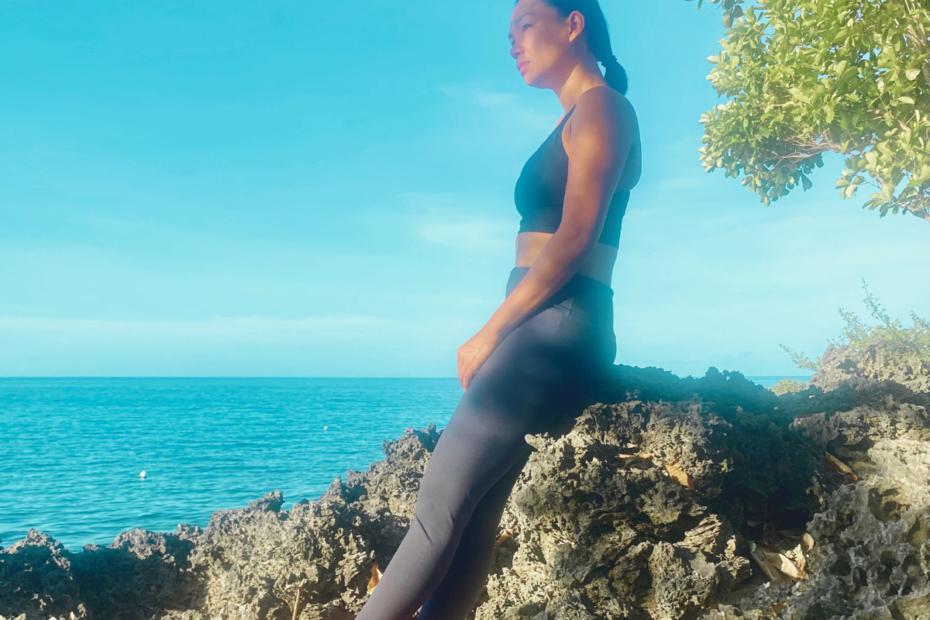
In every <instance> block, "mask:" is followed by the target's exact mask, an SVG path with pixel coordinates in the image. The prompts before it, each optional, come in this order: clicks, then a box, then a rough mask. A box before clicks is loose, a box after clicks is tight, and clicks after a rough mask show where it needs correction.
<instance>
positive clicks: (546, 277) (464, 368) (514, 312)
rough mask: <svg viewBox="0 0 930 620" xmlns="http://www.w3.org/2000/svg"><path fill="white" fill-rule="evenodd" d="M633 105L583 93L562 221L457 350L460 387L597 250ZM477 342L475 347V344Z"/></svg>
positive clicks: (600, 92)
mask: <svg viewBox="0 0 930 620" xmlns="http://www.w3.org/2000/svg"><path fill="white" fill-rule="evenodd" d="M634 121H635V116H634V114H633V110H632V107H631V106H630V103H629V101H627V99H626V98H625V97H623V96H622V95H620V94H619V93H618V92H616V91H614V90H612V89H610V88H591V89H588V90H587V91H585V92H584V93H582V95H581V96H580V97H579V98H578V102H577V103H576V104H575V111H574V112H573V114H572V129H571V136H570V140H569V152H568V179H567V182H566V188H565V199H564V202H563V207H562V221H561V223H560V224H559V228H558V230H556V232H555V234H553V235H552V237H550V238H549V241H548V242H546V245H545V246H544V247H543V249H542V250H541V251H540V253H539V255H538V257H537V258H536V260H535V261H534V262H533V264H532V265H531V266H530V269H529V271H528V272H527V273H526V275H524V276H523V278H522V280H521V281H520V283H519V284H518V285H517V286H516V287H515V288H514V289H513V291H512V292H511V293H510V295H509V296H508V297H507V298H506V299H505V300H504V302H503V303H502V304H501V305H500V307H499V308H498V309H497V310H496V311H495V312H494V314H493V315H491V318H490V319H489V320H488V322H487V323H486V324H485V326H484V327H483V328H482V329H481V331H479V332H478V334H476V335H475V336H474V337H473V338H472V339H471V340H469V342H467V343H465V344H464V345H462V347H460V349H459V381H460V382H461V383H462V386H463V387H464V388H465V389H467V388H468V383H469V382H470V381H471V375H472V374H473V373H474V372H475V371H476V370H477V369H478V368H479V367H480V365H481V363H483V362H484V360H485V359H487V356H488V355H490V352H491V351H493V349H494V348H495V347H496V346H497V345H498V344H499V343H500V342H501V341H503V339H504V338H506V337H507V335H508V334H509V333H510V332H511V331H513V330H514V329H516V328H517V327H518V326H519V325H520V324H521V323H522V322H523V321H524V320H525V319H526V318H527V317H528V316H529V315H530V314H532V312H533V311H534V310H536V309H537V308H538V307H539V306H540V305H541V304H542V303H543V302H544V301H546V300H547V299H548V298H549V297H550V296H551V295H552V294H553V293H555V292H556V291H558V290H559V289H560V288H561V287H562V286H563V285H564V284H565V283H566V282H568V280H569V279H570V278H571V277H572V276H573V275H574V274H575V273H576V272H577V271H578V269H579V268H580V267H581V265H582V264H583V263H584V261H585V259H586V258H587V257H588V255H589V254H590V253H591V251H592V250H593V249H594V246H595V245H597V240H598V238H599V237H600V234H601V230H602V229H603V227H604V220H605V219H606V217H607V209H608V207H609V206H610V201H611V198H612V197H613V193H614V191H615V189H616V187H617V183H618V182H619V180H620V175H621V173H622V172H623V166H624V165H625V163H626V158H627V154H628V153H629V151H630V146H631V144H632V141H633V138H634V131H633V127H632V125H631V123H633V122H634ZM473 341H474V342H473Z"/></svg>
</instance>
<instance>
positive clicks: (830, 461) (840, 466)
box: [823, 452, 859, 482]
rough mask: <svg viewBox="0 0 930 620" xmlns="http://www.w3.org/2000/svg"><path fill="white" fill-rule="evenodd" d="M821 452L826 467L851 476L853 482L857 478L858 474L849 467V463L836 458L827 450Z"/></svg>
mask: <svg viewBox="0 0 930 620" xmlns="http://www.w3.org/2000/svg"><path fill="white" fill-rule="evenodd" d="M823 454H824V456H825V457H826V466H827V469H830V470H833V471H838V472H839V473H841V474H844V475H846V476H849V477H850V478H852V480H853V482H855V481H857V480H859V476H857V475H856V472H854V471H853V470H852V469H850V467H849V465H847V464H846V463H844V462H843V461H841V460H839V459H838V458H836V457H835V456H833V455H832V454H830V453H829V452H824V453H823Z"/></svg>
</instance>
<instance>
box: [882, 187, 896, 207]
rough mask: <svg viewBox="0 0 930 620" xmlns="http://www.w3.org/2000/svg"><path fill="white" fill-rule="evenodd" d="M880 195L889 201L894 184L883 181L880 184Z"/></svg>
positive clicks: (892, 194)
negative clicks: (883, 182)
mask: <svg viewBox="0 0 930 620" xmlns="http://www.w3.org/2000/svg"><path fill="white" fill-rule="evenodd" d="M882 197H883V198H884V199H885V200H887V201H889V202H891V199H892V198H894V185H892V184H891V183H885V184H884V185H882Z"/></svg>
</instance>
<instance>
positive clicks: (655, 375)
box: [0, 352, 930, 620]
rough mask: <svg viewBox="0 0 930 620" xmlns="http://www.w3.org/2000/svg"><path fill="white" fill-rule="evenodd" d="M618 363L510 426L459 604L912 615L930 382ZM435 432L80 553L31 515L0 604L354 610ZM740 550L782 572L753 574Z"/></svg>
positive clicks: (410, 435) (924, 607)
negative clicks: (533, 422) (189, 521)
mask: <svg viewBox="0 0 930 620" xmlns="http://www.w3.org/2000/svg"><path fill="white" fill-rule="evenodd" d="M830 355H836V353H835V352H831V353H830ZM826 366H829V364H827V365H826ZM837 367H839V365H838V366H837ZM615 371H616V373H615V383H614V386H613V388H612V391H610V392H609V394H608V395H607V396H609V398H607V397H605V398H607V400H606V401H605V402H603V403H598V404H595V405H592V406H591V407H588V408H587V409H585V410H584V411H581V412H579V415H578V416H577V418H575V419H569V420H568V421H567V422H568V423H567V424H566V425H565V428H561V429H556V431H554V432H552V433H551V434H541V435H527V436H526V440H527V442H529V443H530V445H531V446H533V448H534V452H533V453H532V454H531V456H530V459H529V461H528V462H527V465H526V466H525V468H524V470H523V471H522V473H521V474H520V477H519V478H518V480H517V482H516V484H515V486H514V490H513V492H512V494H511V496H510V499H509V501H508V503H507V506H506V508H505V511H504V515H503V517H502V519H501V525H500V527H501V530H502V531H506V532H507V535H506V536H502V537H501V539H500V541H499V544H498V545H497V546H496V547H495V549H494V552H493V557H492V565H491V571H490V574H489V577H488V581H487V587H486V589H485V591H484V592H483V593H482V594H481V596H480V598H479V600H478V601H477V602H476V607H475V609H474V610H473V612H472V614H471V615H470V616H469V618H470V619H471V620H492V619H493V620H498V619H501V618H505V619H513V620H519V619H525V620H568V619H579V620H581V619H598V620H599V619H602V618H618V619H630V620H649V619H654V620H666V619H669V620H670V619H673V618H674V619H681V620H698V619H700V620H734V619H748V620H761V619H762V618H766V619H769V618H772V617H773V616H777V617H779V618H784V619H793V620H800V619H802V618H804V619H805V620H821V619H823V620H827V619H834V618H856V619H859V620H866V619H869V620H871V619H878V618H883V619H884V618H887V619H889V620H901V619H902V618H904V619H907V620H910V619H916V618H921V619H923V618H926V617H927V615H928V614H927V612H928V601H930V598H928V596H930V586H928V579H927V575H928V573H930V497H928V493H930V491H928V487H927V480H928V478H930V452H928V446H930V422H928V419H930V416H928V410H930V395H927V394H925V393H920V392H915V391H914V390H912V389H911V388H910V387H908V386H907V385H903V384H900V383H896V382H894V381H891V380H890V379H887V378H880V377H879V378H874V377H872V378H868V380H863V381H860V382H856V381H849V380H844V381H842V382H840V381H835V382H833V383H831V382H830V381H827V379H823V380H822V381H818V383H819V385H814V386H812V387H811V388H810V389H807V390H804V391H802V392H799V393H796V394H785V395H783V396H778V397H777V396H775V395H774V394H772V393H771V392H770V391H768V390H766V389H765V388H763V387H761V386H758V385H756V384H754V383H752V382H750V381H748V380H746V379H745V377H743V376H742V375H741V374H740V373H732V372H726V371H724V372H723V373H720V372H717V371H716V370H715V369H710V370H709V371H708V373H707V376H706V377H704V378H702V379H692V378H690V377H689V378H686V379H679V378H677V377H675V376H674V375H671V373H666V372H664V371H661V370H658V369H636V368H631V367H623V366H619V367H616V369H615ZM825 372H826V371H825ZM843 372H847V371H846V370H843ZM826 376H827V375H826V374H825V375H824V377H826ZM895 376H897V375H895ZM831 381H832V380H831ZM909 385H911V384H909ZM826 387H829V388H830V389H825V388H826ZM440 435H441V431H438V430H437V429H436V426H435V425H433V424H431V425H429V426H428V427H426V428H425V429H422V430H414V429H408V430H407V431H406V432H405V433H404V435H403V436H401V437H399V438H398V439H397V440H394V441H386V442H384V453H385V458H384V460H382V461H379V462H376V463H372V464H371V466H370V467H369V468H368V470H367V471H365V472H357V471H349V472H347V474H346V479H345V481H343V480H342V478H341V477H340V478H337V479H336V480H334V481H333V483H332V485H330V487H329V489H328V490H327V491H326V492H325V493H324V494H323V495H322V496H321V497H320V498H318V499H317V500H315V501H302V502H300V503H297V504H295V505H294V506H293V507H292V508H291V509H290V510H287V511H284V510H281V507H282V505H283V501H284V498H283V496H282V494H281V492H280V491H275V492H273V493H269V494H268V495H265V496H264V497H262V498H259V499H258V500H256V501H253V502H251V503H249V505H248V506H246V507H245V508H237V509H231V510H221V511H217V512H216V513H214V514H213V515H212V517H211V520H210V523H209V525H208V526H207V527H206V528H204V529H201V528H198V527H195V526H179V527H178V529H177V530H176V531H175V532H173V533H157V532H149V531H145V530H131V531H129V532H124V533H122V534H120V535H119V536H118V537H117V538H116V539H115V540H114V541H113V543H112V544H110V545H109V546H108V547H105V548H102V547H97V546H93V545H89V546H87V547H86V548H85V551H84V552H83V553H77V554H71V553H69V552H68V551H67V550H65V549H64V548H63V547H61V545H60V544H58V543H57V542H56V541H54V539H52V538H50V537H48V536H46V535H44V534H41V533H39V532H35V531H30V533H29V535H28V536H27V537H26V538H25V539H24V540H22V541H19V542H17V543H15V544H13V545H12V546H11V547H10V548H8V549H0V615H2V616H4V617H8V618H9V617H12V618H18V620H34V619H39V618H41V619H42V620H47V618H50V617H52V616H54V617H56V618H60V617H67V618H70V617H71V616H70V614H74V618H79V619H82V620H98V619H106V620H111V619H112V620H156V619H157V620H208V619H209V620H212V619H214V618H228V619H233V618H235V619H237V620H238V619H242V620H291V619H292V618H294V617H295V616H296V617H297V618H301V619H303V620H350V619H351V618H354V617H355V615H356V614H357V613H358V611H359V610H360V609H361V607H362V605H363V604H364V601H365V600H366V598H367V585H368V581H369V579H370V576H371V569H372V567H373V566H374V564H375V562H377V563H378V565H379V566H380V567H381V569H382V570H383V569H385V567H387V566H388V564H389V563H390V560H391V557H392V556H393V554H394V552H395V551H396V549H397V546H398V545H399V544H400V541H401V540H402V538H403V536H404V534H405V533H406V531H407V528H408V527H409V524H410V519H411V518H412V516H413V507H414V505H415V502H416V496H417V492H418V489H419V482H420V479H421V477H422V474H423V471H424V469H425V467H426V465H427V463H428V461H429V457H430V454H431V452H432V450H433V449H434V448H435V446H436V442H437V441H438V439H439V437H440ZM831 459H833V461H836V462H838V463H841V464H842V466H843V467H845V468H847V470H848V471H847V473H843V471H844V470H843V469H842V468H840V467H838V466H836V465H833V466H828V461H829V462H831V463H832V462H833V461H831ZM853 474H854V475H853ZM805 533H807V534H808V535H809V536H808V537H807V538H805V537H804V536H803V534H805ZM809 540H812V541H813V547H812V548H811V547H809V545H808V542H807V541H809ZM752 549H755V551H752V554H753V556H754V557H755V555H758V554H761V556H763V557H774V558H778V561H779V562H788V563H789V564H791V566H794V569H795V570H794V571H793V572H794V574H795V577H794V578H792V577H788V576H785V575H784V574H781V573H778V569H777V568H769V569H767V570H770V571H775V573H772V575H775V576H776V577H777V576H778V575H779V574H781V577H779V578H778V579H776V580H775V581H773V582H770V581H769V577H767V576H766V573H764V572H763V571H762V570H761V568H760V566H759V565H758V564H756V563H755V561H754V562H750V555H751V550H752ZM762 551H765V553H761V552H762ZM766 554H768V555H766ZM756 561H757V560H756ZM794 563H796V564H797V565H795V564H794ZM781 566H782V568H783V569H784V570H788V568H790V567H791V566H788V565H781ZM798 567H800V568H798Z"/></svg>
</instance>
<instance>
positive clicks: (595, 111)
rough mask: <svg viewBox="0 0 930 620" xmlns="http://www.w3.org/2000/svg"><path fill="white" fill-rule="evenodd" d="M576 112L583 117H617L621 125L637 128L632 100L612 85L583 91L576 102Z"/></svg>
mask: <svg viewBox="0 0 930 620" xmlns="http://www.w3.org/2000/svg"><path fill="white" fill-rule="evenodd" d="M575 107H576V114H577V115H578V116H579V117H582V118H588V119H592V120H593V119H598V118H599V119H602V121H601V122H611V121H610V119H617V121H616V122H618V123H619V124H620V125H621V126H624V127H626V128H628V129H637V128H638V125H639V123H638V120H637V117H636V110H635V109H634V108H633V104H632V103H631V102H630V100H629V99H628V98H627V97H626V96H625V95H623V94H622V93H620V92H619V91H617V90H614V89H613V88H611V87H610V86H594V87H592V88H589V89H588V90H586V91H584V92H583V93H581V96H579V97H578V101H577V103H576V104H575Z"/></svg>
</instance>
